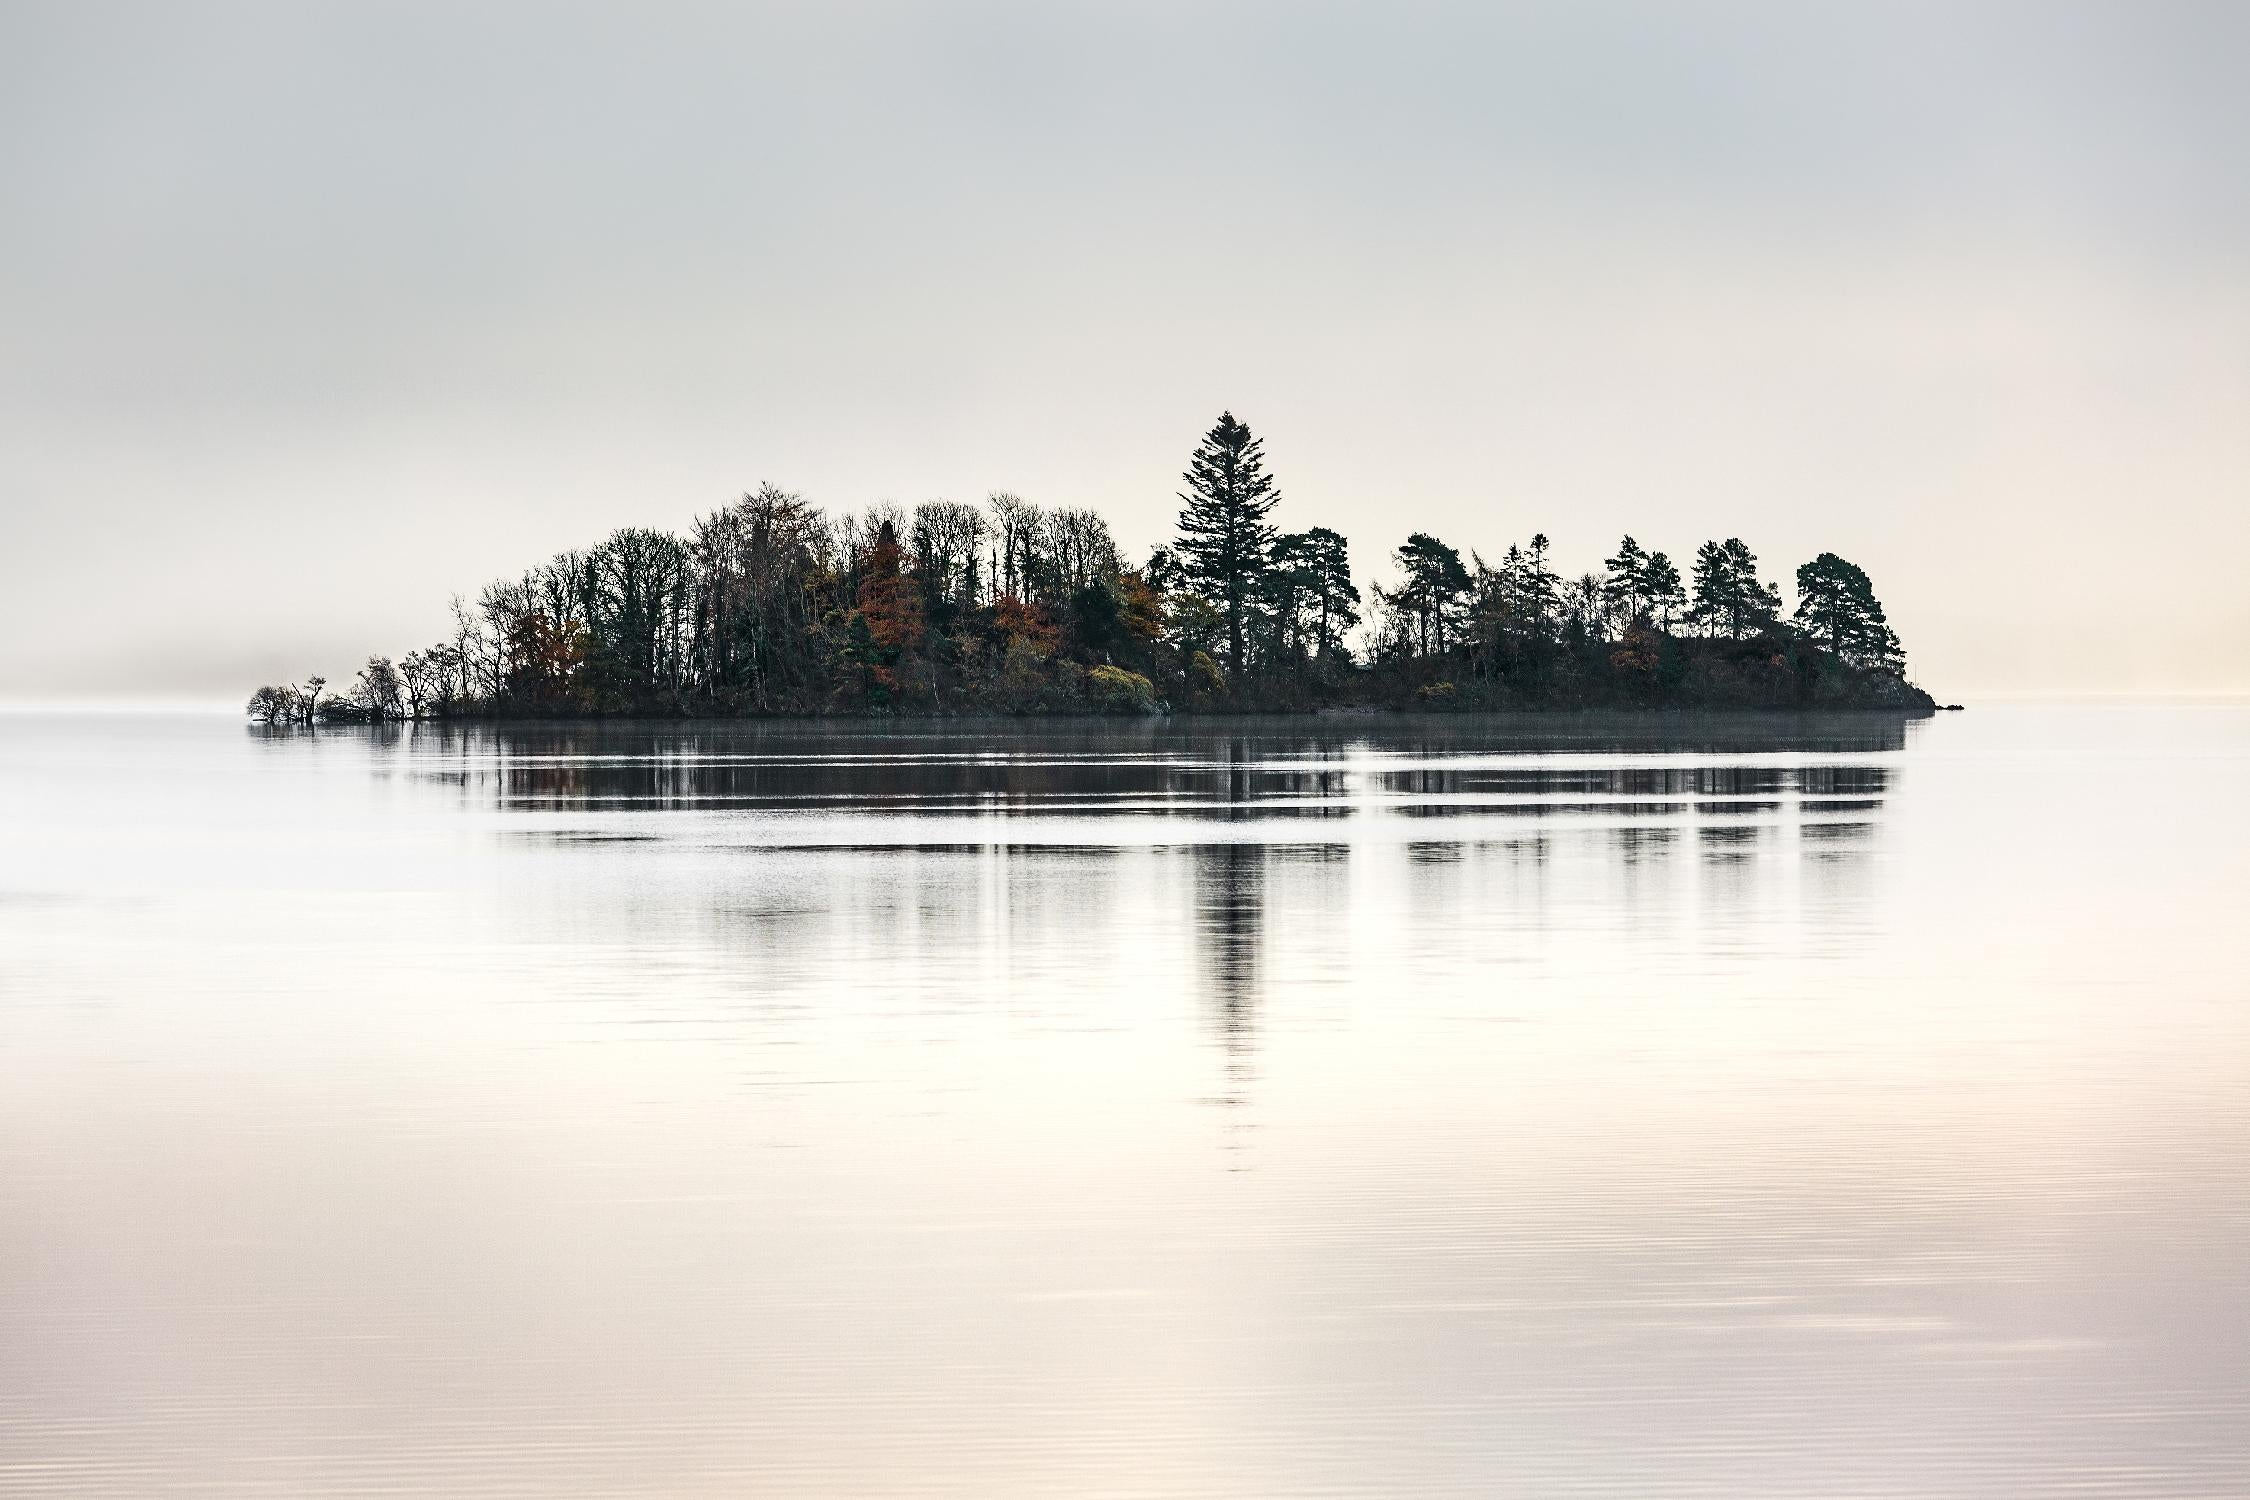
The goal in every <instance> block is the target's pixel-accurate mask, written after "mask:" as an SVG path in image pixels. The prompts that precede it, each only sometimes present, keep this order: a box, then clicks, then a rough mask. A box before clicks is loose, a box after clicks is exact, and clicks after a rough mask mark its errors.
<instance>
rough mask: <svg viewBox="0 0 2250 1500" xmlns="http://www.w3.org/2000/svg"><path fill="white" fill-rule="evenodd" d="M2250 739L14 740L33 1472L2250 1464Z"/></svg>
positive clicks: (120, 1480) (1947, 1487)
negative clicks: (2247, 916)
mask: <svg viewBox="0 0 2250 1500" xmlns="http://www.w3.org/2000/svg"><path fill="white" fill-rule="evenodd" d="M2246 851H2250V711H2244V710H2239V709H2192V710H2191V709H2153V708H2139V709H2101V708H2070V709H2036V710H2035V709H1996V710H1983V711H1976V712H1972V713H1969V714H1965V715H1955V716H1948V717H1945V718H1942V719H1940V720H1937V721H1933V722H1928V723H1923V724H1915V725H1909V726H1905V727H1903V728H1901V727H1900V726H1899V725H1898V724H1896V723H1895V722H1891V721H1884V720H1880V719H1854V718H1841V719H1780V720H1758V719H1733V720H1712V721H1701V722H1693V721H1691V722H1681V721H1677V720H1674V721H1663V720H1634V719H1617V720H1600V719H1577V718H1567V719H1566V718H1557V719H1547V720H1536V719H1535V720H1528V721H1507V720H1443V721H1406V722H1397V721H1387V720H1337V721H1322V722H1320V723H1317V724H1313V723H1308V722H1303V721H1299V722H1292V723H1264V724H1258V723H1243V724H1213V723H1202V724H1195V723H1185V724H1174V725H1167V726H1146V725H1132V726H1121V727H1115V728H1098V727H1089V726H1083V725H1070V726H1052V725H1049V726H1031V727H1009V726H1002V727H997V728H995V727H990V726H978V727H972V728H954V729H947V730H942V731H931V730H926V729H916V730H904V731H893V732H877V731H871V730H867V729H851V728H846V729H841V730H838V729H818V730H806V729H763V730H760V729H710V728H693V729H677V730H676V729H670V728H666V729H657V730H645V729H644V730H624V729H612V730H606V731H598V732H597V731H579V730H540V731H531V732H524V733H516V732H505V733H498V734H495V733H491V732H475V733H469V734H466V735H462V734H445V733H428V732H417V733H415V734H413V735H411V736H385V735H377V734H371V733H363V732H342V733H328V734H322V735H320V736H318V737H317V738H316V737H311V736H296V737H287V736H284V737H277V738H268V737H264V736H261V735H259V734H256V733H249V732H245V731H244V730H243V729H242V728H241V727H240V726H238V725H236V724H234V723H232V722H229V721H225V720H219V719H194V718H184V717H183V718H174V719H132V718H122V717H97V718H80V719H70V718H58V717H44V716H23V715H18V716H11V717H0V1493H6V1494H9V1495H15V1494H38V1495H49V1494H52V1495H73V1496H147V1495H173V1494H186V1493H190V1492H195V1493H215V1494H221V1495H264V1494H270V1495H288V1496H302V1495H374V1494H398V1493H417V1494H421V1493H429V1494H440V1495H478V1496H486V1495H490V1496H498V1495H511V1496H540V1497H546V1496H582V1495H583V1496H597V1495H603V1496H606V1495H618V1496H706V1495H708V1496H719V1495H727V1496H737V1495H748V1494H764V1495H813V1496H822V1495H907V1494H912V1495H949V1496H950V1495H958V1496H978V1497H986V1496H1009V1495H1058V1494H1077V1493H1101V1494H1132V1495H1191V1494H1192V1495H1227V1496H1247V1495H1347V1496H1360V1495H1365V1496H1377V1495H1384V1496H1395V1495H1480V1496H1484V1495H1523V1496H1553V1495H1572V1494H1602V1495H1630V1496H1689V1495H1696V1496H1730V1497H1735V1496H1775V1497H1781V1496H1789V1497H1797V1496H1815V1495H1817V1496H1864V1495H1884V1496H1933V1495H1941V1496H1942V1495H1952V1496H1984V1495H1991V1496H2003V1495H2005V1496H2026V1495H2057V1494H2066V1493H2067V1494H2074V1495H2112V1494H2115V1495H2136V1496H2191V1495H2192V1496H2212V1497H2218V1496H2226V1497H2239V1496H2241V1495H2243V1494H2245V1493H2246V1492H2250V977H2246V976H2250V936H2246V928H2250V924H2246V923H2245V921H2244V920H2243V907H2244V905H2245V898H2246V897H2250V852H2246Z"/></svg>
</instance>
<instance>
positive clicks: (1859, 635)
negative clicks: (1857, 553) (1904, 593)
mask: <svg viewBox="0 0 2250 1500" xmlns="http://www.w3.org/2000/svg"><path fill="white" fill-rule="evenodd" d="M1797 623H1798V625H1799V626H1800V627H1801V628H1803V629H1804V631H1805V632H1806V633H1807V634H1808V635H1811V636H1812V637H1813V638H1814V639H1816V640H1818V641H1820V642H1821V644H1823V645H1825V646H1826V647H1827V648H1828V649H1829V650H1830V651H1832V652H1834V653H1835V654H1836V655H1838V656H1840V657H1842V658H1843V659H1844V660H1845V661H1848V662H1850V663H1851V664H1852V665H1854V666H1857V667H1881V668H1885V669H1888V670H1891V671H1897V670H1898V669H1899V668H1901V667H1903V666H1904V665H1905V664H1906V654H1905V652H1903V651H1901V650H1900V649H1899V644H1898V637H1897V636H1896V635H1895V634H1893V633H1892V631H1891V627H1890V622H1889V621H1888V620H1886V619H1885V618H1884V615H1883V606H1882V603H1881V602H1880V601H1879V600H1877V599H1876V597H1875V589H1874V586H1873V585H1872V584H1870V583H1869V582H1868V581H1867V575H1866V574H1865V573H1864V572H1862V571H1861V570H1860V569H1859V568H1858V567H1857V566H1856V565H1855V564H1852V563H1849V562H1846V561H1845V560H1844V559H1843V558H1841V557H1838V556H1837V555H1836V554H1835V553H1833V552H1823V553H1821V554H1820V555H1819V556H1818V557H1816V558H1814V559H1813V560H1812V561H1811V562H1809V563H1806V564H1804V565H1803V566H1802V567H1800V568H1798V569H1797Z"/></svg>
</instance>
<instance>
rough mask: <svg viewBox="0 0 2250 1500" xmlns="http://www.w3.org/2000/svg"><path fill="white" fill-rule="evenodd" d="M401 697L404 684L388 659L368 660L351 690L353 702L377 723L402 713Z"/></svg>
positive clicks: (372, 658) (403, 707)
mask: <svg viewBox="0 0 2250 1500" xmlns="http://www.w3.org/2000/svg"><path fill="white" fill-rule="evenodd" d="M404 696H405V685H404V683H402V682H401V681H400V679H399V674H398V668H397V667H396V666H393V665H392V663H391V659H390V658H389V657H387V656H370V657H369V658H367V665H366V666H364V667H361V668H360V669H359V681H358V682H357V683H355V684H354V685H353V688H352V700H353V701H354V702H355V703H357V704H358V705H359V707H360V708H362V709H364V710H365V711H366V713H367V717H368V718H369V719H372V720H374V721H375V722H377V723H381V722H382V721H384V720H386V719H396V718H399V717H401V716H402V715H403V714H404V712H405V705H404V702H403V699H404Z"/></svg>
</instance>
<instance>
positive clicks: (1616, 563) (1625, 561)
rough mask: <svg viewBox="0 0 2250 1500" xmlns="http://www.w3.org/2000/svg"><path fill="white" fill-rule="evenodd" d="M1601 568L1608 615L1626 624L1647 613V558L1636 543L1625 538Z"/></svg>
mask: <svg viewBox="0 0 2250 1500" xmlns="http://www.w3.org/2000/svg"><path fill="white" fill-rule="evenodd" d="M1659 555H1661V554H1659ZM1602 566H1603V567H1605V568H1607V569H1608V570H1609V576H1608V577H1607V578H1605V579H1604V580H1603V581H1602V603H1603V604H1604V605H1605V606H1607V607H1608V609H1609V612H1610V613H1611V614H1612V615H1614V616H1616V617H1618V618H1619V619H1620V620H1621V621H1622V622H1623V623H1624V624H1627V625H1630V624H1632V623H1633V622H1634V621H1635V620H1637V619H1639V618H1640V617H1641V616H1642V615H1643V614H1646V613H1647V612H1648V607H1649V571H1648V570H1649V556H1648V554H1647V553H1645V552H1643V551H1642V550H1641V544H1640V543H1639V542H1636V541H1634V540H1633V539H1632V538H1631V537H1627V538H1625V540H1624V541H1622V542H1620V543H1619V544H1618V547H1617V555H1616V556H1615V557H1612V558H1609V559H1607V560H1606V561H1605V562H1603V564H1602ZM1675 576H1677V575H1675Z"/></svg>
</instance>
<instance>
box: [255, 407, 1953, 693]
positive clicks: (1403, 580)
mask: <svg viewBox="0 0 2250 1500" xmlns="http://www.w3.org/2000/svg"><path fill="white" fill-rule="evenodd" d="M1184 477H1185V479H1186V482H1187V487H1186V490H1185V491H1184V492H1183V493H1182V494H1181V496H1180V499H1181V502H1182V506H1183V508H1182V509H1181V511H1180V520H1179V534H1178V537H1177V539H1176V540H1175V541H1174V542H1172V543H1171V544H1170V545H1168V546H1160V547H1158V548H1156V549H1155V550H1154V551H1153V552H1151V553H1150V554H1149V556H1148V557H1147V559H1146V560H1145V561H1142V562H1140V563H1138V564H1135V563H1131V562H1128V561H1127V559H1126V557H1125V555H1124V553H1123V552H1122V551H1121V550H1120V549H1119V547H1118V545H1117V542H1116V540H1115V539H1114V538H1113V537H1112V536H1111V535H1110V531H1109V527H1108V525H1107V523H1105V522H1104V521H1103V520H1102V518H1101V517H1100V516H1099V515H1097V514H1095V513H1094V512H1093V511H1091V510H1084V509H1077V508H1072V507H1067V506H1066V507H1058V508H1051V509H1050V508H1042V507H1040V506H1037V505H1034V504H1031V503H1029V502H1027V501H1024V500H1020V499H1018V498H1017V497H1015V496H1014V495H1008V494H996V495H994V496H992V497H991V498H990V499H989V500H988V501H987V502H986V503H985V504H984V505H983V506H976V505H969V504H962V503H957V502H954V501H945V500H938V501H931V502H929V503H927V504H923V505H917V506H915V507H914V508H913V509H912V510H911V511H908V510H905V509H903V508H901V507H897V506H891V505H878V506H874V507H872V508H870V509H869V510H867V511H866V512H865V513H863V514H856V515H855V514H848V513H847V514H838V515H829V514H826V513H824V512H822V511H821V510H819V509H818V508H816V507H814V506H812V505H810V504H808V503H807V502H806V501H804V500H803V499H801V498H799V497H798V496H796V495H792V494H788V493H786V492H784V491H782V490H780V489H777V488H775V487H774V486H772V485H770V484H769V485H766V486H763V487H761V488H760V489H759V490H757V491H756V492H755V493H753V494H748V495H744V496H743V497H742V498H741V499H740V500H737V501H735V502H734V503H732V504H730V505H727V506H724V507H722V508H721V509H719V510H717V511H714V512H712V513H711V514H710V515H707V516H704V517H701V518H699V519H698V520H697V521H696V522H695V523H694V525H693V526H692V527H691V528H690V530H689V532H688V534H687V535H686V536H684V537H681V536H675V535H673V534H671V533H669V532H662V531H650V530H644V529H639V528H632V529H627V530H623V531H618V532H616V533H613V534H612V535H611V536H610V537H609V538H608V539H607V540H606V541H604V542H602V543H601V544H600V545H598V546H596V547H593V548H591V549H590V550H587V551H584V552H566V553H563V554H561V555H560V556H558V557H556V558H554V559H552V560H551V561H549V562H547V563H545V564H543V565H541V566H539V567H536V568H533V569H532V570H531V571H530V572H528V573H526V574H524V575H523V577H521V578H520V579H513V580H502V581H499V582H496V583H492V584H490V585H487V586H486V588H485V589H484V591H483V593H481V594H480V595H479V596H478V597H477V600H476V602H475V603H474V604H473V605H472V604H469V603H467V602H466V601H464V600H462V599H460V598H458V597H456V598H455V599H454V601H453V621H454V624H453V631H452V634H451V635H450V636H449V637H448V638H447V639H446V640H443V641H440V642H438V643H437V644H435V645H432V646H428V647H425V648H422V649H420V650H416V651H409V652H407V653H406V655H404V656H403V657H400V658H399V659H398V660H397V661H395V662H394V661H392V660H391V659H390V658H388V657H381V656H377V657H372V658H370V659H369V660H368V662H367V664H366V666H364V667H362V668H361V669H360V671H359V674H358V677H357V679H356V681H354V682H353V683H352V684H351V685H350V686H349V687H348V688H345V689H343V690H341V691H334V692H332V691H330V690H329V686H328V683H327V681H326V679H324V678H320V677H314V678H311V679H309V680H308V681H306V682H305V683H302V684H288V685H284V686H279V687H272V686H269V687H261V688H259V689H258V691H257V692H256V693H255V694H253V695H252V697H251V699H250V703H249V713H250V716H251V717H252V718H253V719H255V720H257V721H259V722H261V723H266V724H272V725H292V724H295V725H303V724H311V723H316V722H328V723H347V722H350V723H361V722H373V721H382V720H389V719H398V718H427V717H433V716H444V717H463V716H476V717H507V718H517V717H524V718H551V717H566V716H568V717H576V716H586V715H618V716H638V717H740V716H752V715H757V716H763V715H781V714H791V715H803V714H868V713H915V714H927V713H1001V714H1085V713H1125V714H1132V713H1163V712H1167V711H1171V710H1175V709H1177V710H1190V711H1228V712H1243V711H1251V712H1262V711H1284V712H1287V711H1294V710H1309V709H1320V708H1345V707H1367V708H1394V709H1403V708H1425V709H1540V708H1553V709H1579V708H1705V709H1709V708H1756V709H1805V708H1884V709H1895V710H1898V711H1901V712H1905V713H1915V714H1920V713H1928V712H1930V711H1931V710H1933V709H1934V708H1935V707H1936V705H1935V703H1934V702H1933V701H1932V700H1931V698H1930V697H1929V695H1928V694H1927V693H1924V692H1923V691H1922V690H1921V689H1920V688H1918V687H1915V686H1914V685H1913V684H1911V683H1909V682H1908V681H1907V680H1906V678H1905V661H1906V658H1905V653H1904V652H1903V651H1902V650H1901V649H1900V646H1899V642H1898V637H1897V636H1896V635H1895V634H1894V633H1893V632H1892V630H1891V628H1890V625H1889V623H1888V622H1887V621H1886V620H1885V618H1884V614H1883V606H1882V605H1881V604H1880V603H1879V602H1877V600H1876V598H1875V593H1874V590H1873V588H1872V587H1871V586H1870V585H1869V583H1868V580H1867V575H1866V574H1865V573H1863V572H1862V571H1860V569H1859V568H1857V567H1855V566H1854V565H1853V564H1851V563H1849V562H1846V561H1845V560H1844V559H1843V558H1841V557H1838V556H1837V555H1836V554H1834V553H1832V552H1823V553H1821V554H1820V555H1819V556H1818V557H1816V558H1814V559H1813V560H1812V561H1810V562H1808V563H1805V564H1804V565H1803V566H1802V567H1800V568H1798V569H1797V573H1796V585H1797V605H1796V609H1795V611H1794V613H1793V614H1788V615H1785V614H1784V606H1783V600H1782V595H1781V590H1780V589H1779V588H1778V587H1776V586H1775V585H1773V584H1770V583H1767V582H1764V581H1763V580H1761V579H1760V578H1759V576H1758V560H1757V558H1756V557H1755V556H1754V555H1752V553H1751V551H1750V549H1749V548H1748V547H1746V546H1744V545H1743V543H1742V542H1741V541H1740V540H1739V539H1737V538H1731V537H1730V538H1728V539H1727V540H1726V541H1723V542H1721V541H1707V542H1705V543H1703V545H1702V546H1700V547H1698V548H1697V549H1696V552H1695V556H1694V558H1693V559H1692V561H1691V562H1690V564H1689V572H1688V576H1687V577H1686V578H1684V579H1683V577H1682V576H1681V572H1680V569H1679V567H1678V565H1677V564H1675V563H1674V562H1673V561H1672V559H1671V558H1669V557H1668V556H1666V555H1665V554H1664V553H1662V552H1648V551H1644V550H1643V549H1642V547H1641V546H1640V544H1639V543H1637V542H1636V541H1634V539H1633V538H1632V537H1630V536H1628V537H1626V538H1625V539H1624V540H1623V541H1622V542H1620V543H1619V544H1618V547H1617V550H1616V553H1615V555H1614V556H1611V557H1609V558H1607V559H1606V560H1605V561H1604V563H1603V566H1602V571H1601V572H1599V573H1591V572H1589V573H1585V574H1582V575H1580V576H1579V577H1576V578H1565V577H1563V576H1561V575H1560V574H1559V573H1558V572H1557V571H1556V570H1555V568H1554V567H1553V566H1552V565H1551V563H1550V561H1549V548H1548V541H1547V538H1546V537H1545V536H1543V535H1542V536H1534V537H1532V538H1531V540H1530V541H1529V543H1527V544H1524V545H1520V546H1519V545H1511V546H1509V548H1508V550H1507V551H1506V552H1505V553H1503V554H1502V555H1501V557H1500V559H1499V561H1498V562H1497V563H1488V562H1486V561H1485V559H1484V558H1483V557H1481V556H1479V555H1478V554H1477V553H1475V552H1473V551H1472V552H1471V553H1470V554H1469V559H1468V561H1467V562H1463V561H1462V558H1461V554H1460V553H1459V552H1458V551H1457V550H1455V549H1454V548H1453V547H1450V546H1448V545H1446V544H1445V543H1444V542H1442V541H1439V540H1438V539H1437V538H1436V537H1434V536H1429V535H1427V534H1425V533H1422V532H1414V533H1412V534H1411V535H1409V536H1408V537H1407V538H1406V540H1405V541H1404V542H1403V543H1402V544H1401V545H1400V546H1399V547H1398V548H1397V550H1396V552H1395V553H1394V554H1393V558H1394V560H1395V562H1396V563H1397V566H1398V569H1399V574H1400V581H1399V582H1398V583H1397V584H1396V586H1394V587H1387V588H1386V587H1382V586H1376V587H1374V588H1373V589H1372V590H1371V591H1370V592H1371V595H1372V597H1370V598H1367V599H1365V600H1363V599H1362V597H1361V594H1360V591H1359V589H1358V588H1357V587H1356V586H1355V585H1354V584H1353V582H1352V572H1351V564H1350V559H1349V557H1348V555H1347V553H1346V548H1345V541H1344V538H1343V537H1342V536H1340V535H1339V534H1337V533H1336V532H1334V531H1330V530H1328V529H1327V528H1326V527H1321V526H1315V527H1312V528H1311V529H1309V530H1306V531H1298V532H1284V531H1282V530H1280V529H1279V528H1278V527H1276V526H1275V525H1274V524H1273V523H1272V522H1271V521H1270V520H1269V519H1268V518H1269V516H1270V515H1271V514H1272V512H1273V510H1274V508H1275V505H1276V504H1277V502H1278V501H1279V500H1280V498H1281V494H1280V491H1279V490H1278V489H1277V488H1276V487H1275V483H1274V480H1273V478H1272V476H1271V475H1269V474H1268V473H1267V471H1266V467H1265V456H1264V452H1263V447H1262V444H1261V441H1260V440H1259V439H1258V438H1256V437H1254V436H1252V434H1251V432H1250V429H1249V428H1248V427H1247V426H1245V425H1244V424H1243V423H1241V422H1240V421H1237V420H1236V419H1235V417H1234V416H1233V414H1232V413H1227V414H1224V415H1222V416H1221V417H1220V418H1219V420H1218V422H1217V423H1216V424H1215V425H1214V426H1213V427H1212V428H1211V430H1210V431H1209V432H1208V433H1206V434H1205V435H1204V438H1203V441H1202V444H1201V445H1200V446H1199V447H1197V449H1196V450H1195V453H1194V455H1193V456H1192V457H1191V458H1190V459H1189V462H1188V469H1187V472H1186V474H1185V476H1184ZM1363 606H1364V624H1365V626H1366V629H1365V633H1364V635H1363V637H1362V643H1361V645H1360V647H1359V649H1358V650H1356V651H1355V650H1353V649H1352V648H1350V647H1349V646H1347V644H1346V636H1347V634H1348V633H1350V632H1351V631H1353V630H1355V629H1359V628H1360V627H1361V626H1362V624H1363Z"/></svg>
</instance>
